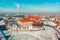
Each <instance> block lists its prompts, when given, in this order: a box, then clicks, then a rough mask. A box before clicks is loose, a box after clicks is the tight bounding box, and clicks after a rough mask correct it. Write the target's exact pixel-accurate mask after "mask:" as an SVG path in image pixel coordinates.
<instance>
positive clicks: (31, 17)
mask: <svg viewBox="0 0 60 40" xmlns="http://www.w3.org/2000/svg"><path fill="white" fill-rule="evenodd" d="M29 18H30V19H32V20H33V21H39V20H40V18H39V17H37V16H29Z"/></svg>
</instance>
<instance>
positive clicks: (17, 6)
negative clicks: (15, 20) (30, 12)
mask: <svg viewBox="0 0 60 40" xmlns="http://www.w3.org/2000/svg"><path fill="white" fill-rule="evenodd" d="M19 7H20V5H19V4H16V8H17V15H18V10H19Z"/></svg>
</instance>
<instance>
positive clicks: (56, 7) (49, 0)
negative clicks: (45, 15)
mask: <svg viewBox="0 0 60 40" xmlns="http://www.w3.org/2000/svg"><path fill="white" fill-rule="evenodd" d="M17 4H18V5H19V9H18V11H19V12H57V13H59V12H60V0H0V12H17V7H16V5H17Z"/></svg>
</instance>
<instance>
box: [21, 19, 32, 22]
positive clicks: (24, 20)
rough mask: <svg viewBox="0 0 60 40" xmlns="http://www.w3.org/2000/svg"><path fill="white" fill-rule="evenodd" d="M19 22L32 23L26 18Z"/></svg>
mask: <svg viewBox="0 0 60 40" xmlns="http://www.w3.org/2000/svg"><path fill="white" fill-rule="evenodd" d="M20 21H21V22H32V20H30V19H28V18H23V19H20Z"/></svg>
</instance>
